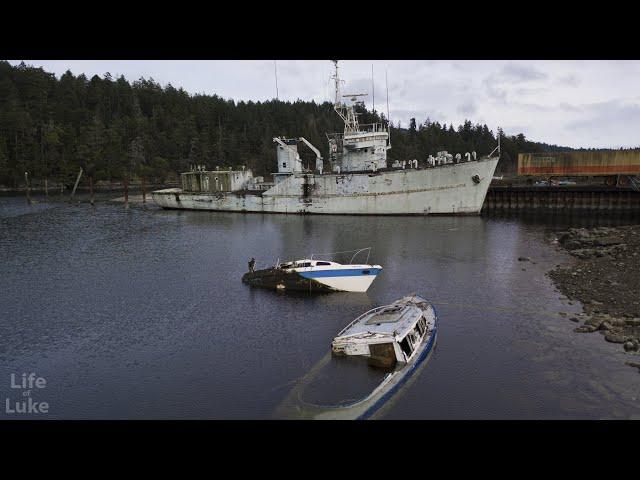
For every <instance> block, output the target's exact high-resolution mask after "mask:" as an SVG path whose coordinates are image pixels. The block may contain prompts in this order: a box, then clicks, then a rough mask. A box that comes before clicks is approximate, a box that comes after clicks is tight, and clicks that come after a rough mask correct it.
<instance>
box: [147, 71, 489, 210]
mask: <svg viewBox="0 0 640 480" xmlns="http://www.w3.org/2000/svg"><path fill="white" fill-rule="evenodd" d="M334 65H335V73H334V75H333V77H332V78H333V79H334V81H335V99H334V110H335V111H336V113H337V114H338V115H339V116H340V118H341V119H342V121H343V123H344V130H343V132H342V133H331V134H327V140H328V158H327V161H328V165H325V160H324V159H323V157H322V155H321V153H320V151H319V150H318V149H317V148H316V147H315V146H314V145H312V144H311V143H310V142H309V141H308V140H307V139H305V138H303V137H297V138H284V137H276V138H274V139H273V141H274V143H275V144H276V157H277V162H278V171H277V172H275V173H273V174H272V176H273V181H272V182H265V180H264V178H263V177H254V176H253V173H252V172H251V170H249V169H244V168H243V169H241V170H232V169H229V170H218V169H217V170H214V171H207V170H206V169H204V167H202V166H198V167H193V168H192V169H191V171H190V172H185V173H183V174H182V175H181V180H182V188H173V189H165V190H158V191H155V192H153V199H154V201H155V202H156V203H157V204H158V205H159V206H161V207H163V208H178V209H195V210H220V211H235V212H266V213H312V214H313V213H318V214H322V213H324V214H363V215H398V214H399V215H403V214H404V215H428V214H478V213H480V210H481V208H482V203H483V202H484V198H485V196H486V193H487V190H488V188H489V184H490V182H491V179H492V178H493V173H494V171H495V168H496V166H497V163H498V159H499V154H500V148H499V145H498V147H497V148H496V149H494V151H493V152H491V153H490V154H489V155H488V156H486V157H483V158H477V155H476V152H467V153H465V154H464V155H462V154H460V153H458V154H456V155H455V156H454V155H452V154H449V153H448V152H446V151H443V152H438V154H437V156H436V157H434V156H432V155H430V156H429V157H428V158H426V159H423V160H422V161H418V160H417V159H406V160H401V161H400V160H397V161H396V162H394V164H393V165H391V166H389V165H388V164H387V163H388V162H387V152H388V150H389V149H390V148H391V145H390V137H389V126H388V124H385V123H373V124H361V123H360V122H359V120H358V112H357V107H358V105H360V104H361V102H360V100H359V97H361V96H363V95H365V94H351V95H344V96H343V95H341V93H340V82H341V80H340V78H339V75H338V62H337V61H334ZM345 98H348V99H350V102H346V101H345V100H344V99H345ZM299 145H304V146H306V147H308V148H309V149H311V150H312V151H313V152H314V154H315V155H316V160H315V165H314V168H313V169H311V168H309V169H305V168H304V166H303V162H302V160H301V158H300V155H299V153H298V146H299ZM496 153H497V154H496ZM494 154H496V155H495V156H494ZM327 166H328V167H329V169H328V171H327V169H326V168H325V167H327Z"/></svg>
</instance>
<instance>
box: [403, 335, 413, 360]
mask: <svg viewBox="0 0 640 480" xmlns="http://www.w3.org/2000/svg"><path fill="white" fill-rule="evenodd" d="M410 335H411V334H409V335H407V336H406V337H404V338H403V339H402V341H401V342H400V349H401V350H402V351H403V352H404V353H405V355H406V356H407V358H408V357H410V356H411V353H412V352H413V344H412V343H411V342H410V341H409V336H410Z"/></svg>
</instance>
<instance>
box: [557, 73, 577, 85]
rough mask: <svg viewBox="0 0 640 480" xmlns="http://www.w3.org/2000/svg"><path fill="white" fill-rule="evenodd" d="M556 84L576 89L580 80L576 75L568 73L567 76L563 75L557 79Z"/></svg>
mask: <svg viewBox="0 0 640 480" xmlns="http://www.w3.org/2000/svg"><path fill="white" fill-rule="evenodd" d="M558 83H560V84H562V85H568V86H570V87H577V86H578V85H579V84H580V79H579V78H578V77H577V75H575V74H573V73H570V74H569V75H564V76H562V77H560V78H558Z"/></svg>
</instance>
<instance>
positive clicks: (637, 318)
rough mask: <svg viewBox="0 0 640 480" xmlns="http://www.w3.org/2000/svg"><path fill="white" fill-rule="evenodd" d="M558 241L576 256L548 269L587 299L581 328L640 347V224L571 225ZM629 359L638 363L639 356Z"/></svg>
mask: <svg viewBox="0 0 640 480" xmlns="http://www.w3.org/2000/svg"><path fill="white" fill-rule="evenodd" d="M555 242H556V243H557V244H558V245H559V246H560V247H561V248H563V249H565V250H566V251H568V252H569V253H570V254H571V255H572V256H574V257H575V258H576V261H575V262H572V263H571V264H569V265H558V266H556V268H555V269H553V270H551V271H550V272H548V275H549V277H551V279H552V280H553V281H554V283H555V285H556V286H557V287H558V289H559V290H560V291H561V292H562V293H563V294H564V295H565V296H566V297H568V298H569V299H571V300H578V301H580V302H581V303H582V304H583V310H584V313H580V314H577V315H575V316H572V317H571V320H573V321H574V322H578V323H580V322H582V325H580V326H579V327H577V328H576V329H575V331H576V332H580V333H593V332H597V333H599V334H601V335H603V336H604V339H605V340H606V341H608V342H612V343H619V344H621V345H622V347H623V348H624V350H625V351H626V352H629V353H639V352H640V225H631V226H623V227H615V228H613V227H597V228H589V229H587V228H572V229H569V230H567V231H563V232H559V233H558V234H557V238H556V240H555ZM627 365H630V366H632V367H636V368H638V371H640V361H637V362H634V361H629V362H627Z"/></svg>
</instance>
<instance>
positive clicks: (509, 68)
mask: <svg viewBox="0 0 640 480" xmlns="http://www.w3.org/2000/svg"><path fill="white" fill-rule="evenodd" d="M500 77H501V78H502V79H503V80H508V81H511V82H514V83H518V82H529V81H533V80H544V79H545V78H547V74H546V73H543V72H541V71H540V70H536V69H535V68H533V67H530V66H528V65H522V64H519V63H508V64H507V65H505V66H504V67H502V71H501V72H500Z"/></svg>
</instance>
